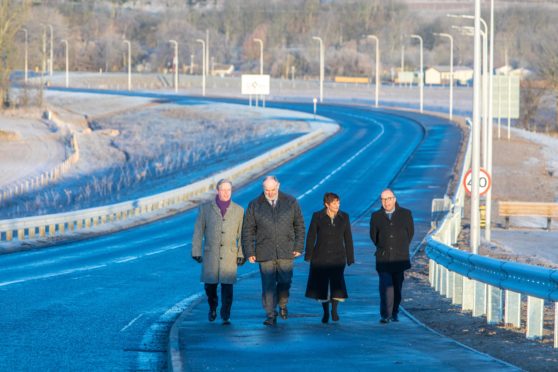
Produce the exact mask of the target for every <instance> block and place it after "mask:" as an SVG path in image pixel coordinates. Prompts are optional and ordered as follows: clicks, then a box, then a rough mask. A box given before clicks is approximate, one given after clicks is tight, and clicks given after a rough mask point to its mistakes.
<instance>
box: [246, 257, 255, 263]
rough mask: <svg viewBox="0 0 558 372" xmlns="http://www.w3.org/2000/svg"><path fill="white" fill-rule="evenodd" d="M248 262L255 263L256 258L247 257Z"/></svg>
mask: <svg viewBox="0 0 558 372" xmlns="http://www.w3.org/2000/svg"><path fill="white" fill-rule="evenodd" d="M248 261H250V263H254V262H256V256H250V257H248Z"/></svg>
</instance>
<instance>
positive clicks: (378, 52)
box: [368, 35, 380, 107]
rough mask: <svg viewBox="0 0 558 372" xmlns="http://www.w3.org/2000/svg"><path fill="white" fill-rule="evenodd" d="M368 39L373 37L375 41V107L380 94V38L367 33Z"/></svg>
mask: <svg viewBox="0 0 558 372" xmlns="http://www.w3.org/2000/svg"><path fill="white" fill-rule="evenodd" d="M368 38H369V39H373V40H374V41H375V42H376V89H375V96H376V97H375V98H376V105H375V106H376V107H378V99H379V96H380V40H379V39H378V37H377V36H375V35H368Z"/></svg>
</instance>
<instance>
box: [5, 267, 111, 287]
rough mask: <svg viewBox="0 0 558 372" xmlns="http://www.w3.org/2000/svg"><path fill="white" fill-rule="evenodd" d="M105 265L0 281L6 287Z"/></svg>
mask: <svg viewBox="0 0 558 372" xmlns="http://www.w3.org/2000/svg"><path fill="white" fill-rule="evenodd" d="M105 266H107V265H105V264H103V265H95V266H84V267H79V268H77V269H70V270H63V271H58V272H55V273H50V274H44V275H37V276H28V277H25V278H22V279H17V280H12V281H7V282H0V287H5V286H8V285H11V284H16V283H24V282H28V281H31V280H38V279H47V278H53V277H56V276H61V275H68V274H72V273H75V272H80V271H88V270H94V269H99V268H101V267H105Z"/></svg>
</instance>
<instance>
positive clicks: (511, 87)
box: [492, 75, 520, 139]
mask: <svg viewBox="0 0 558 372" xmlns="http://www.w3.org/2000/svg"><path fill="white" fill-rule="evenodd" d="M492 79H493V88H492V89H493V90H492V113H493V117H494V118H497V119H498V138H500V122H501V120H502V119H506V118H507V119H508V139H510V122H511V119H518V118H519V103H520V94H519V88H520V79H519V77H518V76H509V75H508V76H493V77H492Z"/></svg>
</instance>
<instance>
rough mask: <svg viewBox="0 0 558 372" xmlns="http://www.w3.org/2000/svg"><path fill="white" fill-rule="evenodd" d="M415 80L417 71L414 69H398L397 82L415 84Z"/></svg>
mask: <svg viewBox="0 0 558 372" xmlns="http://www.w3.org/2000/svg"><path fill="white" fill-rule="evenodd" d="M415 82H416V80H415V73H414V72H413V71H397V77H396V78H395V83H396V84H413V83H415Z"/></svg>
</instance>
